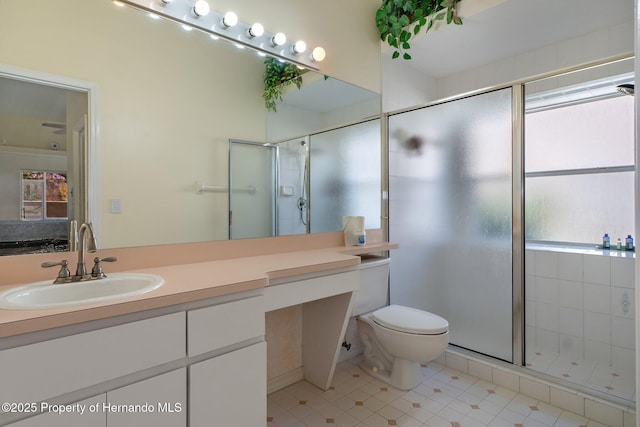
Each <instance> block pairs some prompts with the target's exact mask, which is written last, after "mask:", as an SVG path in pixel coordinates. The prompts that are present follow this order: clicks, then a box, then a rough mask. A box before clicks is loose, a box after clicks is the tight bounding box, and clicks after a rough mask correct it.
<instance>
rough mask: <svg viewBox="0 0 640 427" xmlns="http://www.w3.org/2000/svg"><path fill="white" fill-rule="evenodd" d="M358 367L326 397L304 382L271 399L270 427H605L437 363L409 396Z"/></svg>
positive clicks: (346, 368) (344, 368) (352, 363)
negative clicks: (331, 426)
mask: <svg viewBox="0 0 640 427" xmlns="http://www.w3.org/2000/svg"><path fill="white" fill-rule="evenodd" d="M359 362H360V358H359V357H356V358H354V359H350V360H347V361H345V362H342V363H341V364H339V365H338V366H337V368H336V373H335V376H334V379H333V386H332V387H331V388H330V389H329V390H327V391H325V392H323V391H321V390H320V389H318V388H316V387H315V386H313V385H311V384H309V383H307V382H305V381H300V382H298V383H295V384H293V385H290V386H289V387H286V388H284V389H282V390H279V391H277V392H274V393H272V394H270V395H269V396H268V399H267V426H269V427H275V426H277V427H319V426H323V427H327V426H330V425H333V426H339V427H356V426H357V427H387V426H405V427H426V426H430V427H467V426H468V427H481V426H492V427H525V426H526V427H528V426H532V427H544V426H554V427H570V426H575V427H578V426H589V427H595V426H602V424H599V423H597V422H595V421H590V420H588V419H586V418H583V417H581V416H578V415H575V414H573V413H571V412H568V411H563V410H562V409H559V408H557V407H554V406H551V405H548V404H546V403H544V402H540V401H537V400H535V399H532V398H530V397H526V396H524V395H521V394H517V393H515V392H513V391H511V390H508V389H506V388H503V387H500V386H497V385H495V384H492V383H489V382H486V381H483V380H480V379H478V378H475V377H472V376H470V375H468V374H465V373H462V372H459V371H456V370H454V369H450V368H446V367H444V366H443V365H441V364H438V363H430V364H429V366H428V367H424V368H422V377H423V381H422V384H420V385H419V386H418V387H416V388H415V389H414V390H412V391H408V392H407V391H401V390H397V389H395V388H393V387H390V386H388V385H386V384H385V383H383V382H381V381H379V380H377V379H375V378H373V377H370V376H368V375H367V374H365V373H364V371H362V370H361V369H360V368H359V367H358V365H357V364H358V363H359Z"/></svg>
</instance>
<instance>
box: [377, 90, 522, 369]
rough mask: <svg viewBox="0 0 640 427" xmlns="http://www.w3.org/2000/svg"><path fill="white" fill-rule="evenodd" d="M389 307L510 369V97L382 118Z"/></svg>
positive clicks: (496, 96) (493, 96)
mask: <svg viewBox="0 0 640 427" xmlns="http://www.w3.org/2000/svg"><path fill="white" fill-rule="evenodd" d="M389 144H390V153H389V162H390V165H389V175H390V176H389V179H390V183H389V208H390V212H389V218H390V224H389V231H390V240H391V241H392V242H398V243H399V244H400V249H398V250H395V251H392V253H391V302H392V303H395V304H402V305H407V306H411V307H416V308H420V309H424V310H428V311H430V312H432V313H436V314H438V315H440V316H442V317H444V318H446V319H447V320H448V321H449V334H450V341H451V343H453V344H455V345H458V346H461V347H465V348H469V349H471V350H475V351H478V352H481V353H484V354H488V355H491V356H494V357H497V358H500V359H503V360H507V361H512V271H511V268H512V249H511V248H512V240H511V229H512V219H511V217H512V215H511V206H512V190H511V182H512V174H511V158H512V153H511V89H505V90H501V91H496V92H491V93H487V94H483V95H478V96H474V97H470V98H465V99H461V100H458V101H453V102H448V103H444V104H439V105H436V106H432V107H428V108H423V109H420V110H414V111H410V112H407V113H402V114H398V115H394V116H391V117H390V118H389Z"/></svg>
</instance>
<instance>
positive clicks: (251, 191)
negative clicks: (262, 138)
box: [229, 140, 276, 239]
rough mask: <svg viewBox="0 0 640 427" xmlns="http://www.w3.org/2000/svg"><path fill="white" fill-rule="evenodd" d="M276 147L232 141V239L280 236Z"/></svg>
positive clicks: (230, 179) (230, 225)
mask: <svg viewBox="0 0 640 427" xmlns="http://www.w3.org/2000/svg"><path fill="white" fill-rule="evenodd" d="M275 153H276V148H275V147H273V146H269V145H266V146H265V145H264V144H261V143H251V142H245V141H235V140H231V141H229V238H230V239H242V238H249V237H269V236H275V235H276V224H275V217H276V213H275V212H276V206H275V203H276V202H275V188H276V154H275Z"/></svg>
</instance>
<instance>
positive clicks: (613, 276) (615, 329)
mask: <svg viewBox="0 0 640 427" xmlns="http://www.w3.org/2000/svg"><path fill="white" fill-rule="evenodd" d="M611 254H612V255H610V256H607V255H601V254H582V253H570V252H557V251H547V250H532V249H527V250H526V259H525V271H526V281H525V310H526V311H525V319H526V320H525V322H526V348H527V352H526V353H527V364H528V365H533V366H532V367H533V369H536V370H540V371H544V372H546V373H548V374H551V375H556V376H561V377H564V379H566V380H569V381H577V382H578V380H579V378H580V377H584V378H582V379H583V380H584V381H582V382H583V383H585V384H587V385H588V386H592V384H590V383H592V382H593V381H594V379H593V375H594V373H597V371H598V368H597V367H598V366H599V367H605V370H606V369H608V371H607V372H610V375H613V376H614V377H615V376H617V375H620V376H623V375H624V376H627V375H628V376H630V377H631V378H633V377H634V376H635V371H634V369H635V308H634V307H635V290H634V289H635V285H634V283H635V280H634V279H635V274H634V261H635V260H634V258H631V257H626V256H625V255H626V254H624V253H616V252H611ZM559 359H561V360H564V361H566V362H567V363H569V364H572V365H573V366H574V370H575V371H576V372H574V374H573V375H571V374H570V373H568V370H567V369H566V368H565V367H563V366H562V364H561V363H559V361H558V360H559ZM578 362H579V363H578ZM579 364H580V367H579ZM611 367H612V368H611ZM580 368H583V369H588V370H589V372H582V373H580V372H578V371H579V369H580ZM556 371H557V372H556ZM589 376H590V377H591V378H587V377H589ZM573 377H576V378H573ZM627 378H628V377H627ZM603 386H604V387H603V388H604V390H605V391H606V390H610V388H611V385H610V384H607V385H604V384H603ZM607 387H609V388H607ZM614 394H615V393H614ZM620 397H625V396H620Z"/></svg>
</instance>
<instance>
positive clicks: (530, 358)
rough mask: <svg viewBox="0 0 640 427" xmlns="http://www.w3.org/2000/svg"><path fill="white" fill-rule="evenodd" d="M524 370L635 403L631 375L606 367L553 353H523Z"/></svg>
mask: <svg viewBox="0 0 640 427" xmlns="http://www.w3.org/2000/svg"><path fill="white" fill-rule="evenodd" d="M527 367H529V368H531V369H533V370H535V371H538V372H543V373H545V374H547V375H552V376H554V377H556V378H560V379H563V380H566V381H570V382H572V383H574V384H579V385H582V386H585V387H588V388H590V389H593V390H597V391H599V392H602V393H607V394H610V395H612V396H615V397H619V398H621V399H624V400H627V401H629V402H630V403H631V404H634V402H635V372H634V371H633V369H630V370H625V369H622V368H620V367H611V366H609V365H608V364H602V363H596V362H592V361H587V360H581V359H575V358H571V357H570V356H566V355H561V354H558V353H557V352H553V351H549V350H544V349H537V350H531V351H530V352H529V351H527Z"/></svg>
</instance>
